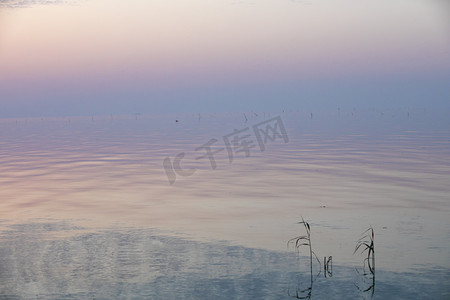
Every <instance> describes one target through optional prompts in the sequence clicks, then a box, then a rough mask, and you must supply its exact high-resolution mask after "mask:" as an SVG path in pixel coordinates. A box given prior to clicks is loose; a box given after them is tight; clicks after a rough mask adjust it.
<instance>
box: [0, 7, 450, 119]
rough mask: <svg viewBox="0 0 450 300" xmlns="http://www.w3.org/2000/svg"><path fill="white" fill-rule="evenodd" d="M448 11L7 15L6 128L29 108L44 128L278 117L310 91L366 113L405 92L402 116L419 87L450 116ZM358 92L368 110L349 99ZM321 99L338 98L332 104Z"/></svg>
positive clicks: (1, 47)
mask: <svg viewBox="0 0 450 300" xmlns="http://www.w3.org/2000/svg"><path fill="white" fill-rule="evenodd" d="M3 2H5V1H3ZM9 2H11V1H9ZM6 4H8V1H6ZM442 9H444V5H443V4H442V3H441V2H440V1H434V2H433V1H432V2H425V1H418V0H417V1H404V0H402V1H396V2H395V3H393V2H387V1H382V2H380V1H376V2H375V1H369V2H366V3H358V2H357V1H344V2H340V3H339V4H338V3H335V2H332V1H311V2H294V1H269V0H265V1H254V2H253V1H248V2H246V1H242V2H233V1H214V2H211V1H205V0H194V1H181V0H178V1H151V2H149V1H137V0H136V1H131V2H130V1H127V2H124V1H104V0H93V1H80V2H76V3H72V4H67V5H65V4H55V5H30V6H26V7H19V8H17V7H13V8H8V7H2V8H0V18H1V19H2V20H1V22H0V26H1V27H0V88H1V90H2V95H1V99H0V104H1V105H2V107H3V108H2V110H1V111H0V117H8V116H20V115H21V114H23V115H24V116H26V115H30V112H24V110H22V112H21V107H22V108H23V107H24V106H29V107H34V108H35V109H33V111H34V112H33V113H34V114H37V115H39V116H40V115H58V114H62V115H70V114H92V113H100V114H102V113H103V114H108V113H109V112H113V113H129V112H131V111H136V110H138V111H143V112H146V111H151V110H153V109H155V110H156V111H171V110H175V111H176V108H175V109H174V107H173V105H170V104H169V105H168V106H166V105H165V104H167V103H170V102H171V101H175V102H173V103H178V104H179V103H183V101H185V102H186V106H187V107H189V106H190V105H189V102H190V103H193V105H191V108H192V109H193V111H196V110H205V109H206V110H214V109H218V110H234V108H237V109H240V107H241V106H240V105H241V104H242V102H245V100H246V99H248V101H249V103H251V105H250V104H249V106H248V107H247V106H243V107H242V108H244V109H248V108H251V107H252V106H256V105H257V104H258V103H259V104H258V105H260V107H261V108H262V109H274V110H277V109H278V110H279V109H280V108H281V107H280V105H284V106H287V107H291V108H295V107H302V105H303V104H302V97H304V96H305V90H307V93H306V96H307V98H308V99H303V100H305V101H309V102H310V103H315V102H317V103H322V104H320V105H318V107H320V106H326V105H328V106H330V105H331V106H332V107H336V106H337V105H341V106H344V107H345V105H346V103H347V102H348V103H349V104H350V103H351V106H355V105H356V106H358V103H360V104H361V106H365V105H366V104H367V101H369V102H370V101H372V100H370V99H369V100H368V98H366V99H364V95H365V94H367V95H369V94H371V93H372V91H373V90H375V89H378V88H379V89H383V85H384V84H387V83H389V82H397V81H398V83H399V86H398V87H396V88H395V89H396V91H395V93H394V94H393V96H392V97H393V99H394V98H396V99H398V101H399V103H400V105H403V106H405V105H406V104H407V103H408V102H407V100H406V99H403V98H405V97H406V95H410V94H413V95H414V94H417V93H416V92H414V91H411V90H409V89H410V88H411V87H413V88H414V87H416V86H420V89H421V90H424V89H428V88H429V89H430V90H435V91H436V95H437V97H436V98H435V99H432V101H431V102H432V103H431V104H432V105H433V106H438V107H439V106H442V105H444V106H446V107H448V105H446V102H448V101H445V100H446V99H445V98H448V97H446V96H448V94H449V90H448V88H446V87H445V85H444V82H446V80H447V79H448V78H450V59H449V58H450V37H449V35H448V32H449V31H448V30H449V28H450V27H449V23H448V22H447V21H446V20H445V17H446V14H445V13H443V12H442ZM361 83H363V84H361ZM402 84H404V86H401V85H402ZM364 85H366V86H368V87H370V88H368V89H367V90H364V89H359V88H358V86H359V87H361V86H364ZM352 86H355V87H356V88H355V94H357V95H359V96H358V97H360V98H359V99H356V98H354V99H352V96H351V95H350V94H349V92H347V90H348V89H350V88H351V87H352ZM322 87H328V88H330V90H329V93H330V94H335V95H337V96H335V97H331V96H323V95H322V94H323V91H322V89H323V88H322ZM333 87H336V88H335V90H333ZM261 89H262V90H263V92H262V90H261ZM261 94H265V95H269V94H270V95H271V97H269V96H267V98H264V97H261ZM423 96H424V95H422V94H421V95H420V97H423ZM275 98H276V99H275ZM332 98H334V99H332ZM335 98H337V99H338V101H339V103H341V104H339V103H337V102H335V101H336V99H335ZM373 101H375V100H373ZM373 101H372V102H373ZM411 101H412V102H411V103H412V106H414V105H419V106H420V104H421V103H422V102H423V101H424V100H423V99H419V98H417V99H412V100H411ZM427 101H430V100H429V99H428V100H427ZM216 102H221V104H220V105H216ZM433 102H435V104H433ZM224 103H225V104H224ZM375 103H376V102H375ZM423 103H425V102H423ZM372 104H373V103H372ZM395 104H396V103H395V101H394V103H393V105H394V106H395ZM181 106H184V105H181ZM181 106H180V105H178V108H179V109H180V110H182V111H185V110H186V109H187V108H183V107H181ZM312 106H313V107H314V104H313V105H312ZM349 106H350V105H349ZM40 107H42V108H40ZM45 107H52V109H50V110H46V109H45ZM25 111H26V108H25Z"/></svg>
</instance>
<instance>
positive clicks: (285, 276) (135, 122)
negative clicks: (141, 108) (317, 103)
mask: <svg viewBox="0 0 450 300" xmlns="http://www.w3.org/2000/svg"><path fill="white" fill-rule="evenodd" d="M274 117H280V118H279V119H275V120H278V121H280V122H281V123H280V124H279V125H281V124H282V125H284V128H285V130H286V134H287V137H288V139H289V140H288V141H286V140H284V139H283V135H275V136H274V135H272V136H271V137H272V138H273V140H271V139H270V138H266V139H265V141H264V140H263V142H264V145H265V149H264V151H261V148H260V145H259V144H258V141H257V137H256V135H255V131H253V128H254V127H253V126H254V125H257V126H266V125H267V124H272V128H273V129H276V130H278V132H279V130H280V126H277V127H275V125H274V124H275V123H273V120H272V121H271V122H272V123H264V122H265V121H268V120H271V119H272V118H274ZM175 120H178V122H176V121H175ZM261 128H263V129H264V128H267V127H261ZM235 129H237V130H244V129H246V130H244V131H243V132H242V133H241V136H242V134H244V133H245V134H247V135H248V136H247V137H246V139H241V140H240V144H239V145H240V146H242V145H243V144H242V141H245V140H246V141H248V142H249V145H250V146H251V147H250V148H249V149H247V150H249V152H248V153H246V152H245V151H239V150H245V147H241V148H231V150H232V153H233V160H232V161H231V163H230V156H229V153H228V152H227V149H226V144H225V142H224V139H223V137H224V136H227V135H229V134H233V133H235V132H234V130H235ZM449 129H450V126H449V121H448V118H446V116H445V113H439V114H437V113H434V114H431V113H430V112H427V111H416V112H411V113H410V114H409V116H408V115H407V112H406V111H385V112H377V111H366V112H356V111H354V112H337V111H336V112H329V113H314V114H313V115H312V116H311V114H310V113H309V112H284V113H281V112H280V113H271V114H269V113H263V112H258V113H246V114H245V115H244V114H242V113H230V114H220V115H219V114H200V115H199V114H186V115H158V116H151V115H133V116H107V117H97V116H94V117H84V118H83V117H79V118H74V117H71V118H69V117H66V118H53V119H48V118H46V119H17V120H15V119H14V120H13V119H3V120H0V135H1V139H0V187H1V189H0V199H1V202H0V299H175V298H176V299H257V298H261V299H290V298H291V297H293V296H294V297H295V296H298V297H308V296H310V297H311V299H325V298H326V299H356V298H361V297H362V298H366V299H370V298H373V299H386V298H389V299H413V298H416V299H448V298H449V297H450V260H449V250H448V249H449V246H450V242H449V241H450V221H449V209H450V201H449V200H450V186H449V184H448V182H450V161H449V157H450V131H449ZM268 132H271V131H270V129H269V131H268ZM272 133H273V132H272ZM211 139H216V140H217V141H216V142H215V144H214V145H213V148H212V149H211V150H212V151H218V152H217V153H215V154H214V160H215V163H216V168H215V169H212V166H211V161H210V160H209V159H208V158H207V157H205V158H200V159H197V158H198V157H201V156H203V155H204V154H205V153H206V152H205V150H204V149H200V150H198V151H196V149H197V148H199V147H201V146H202V145H204V144H206V143H207V142H209V141H210V140H211ZM179 153H184V154H185V156H184V157H183V158H182V160H181V167H182V172H183V171H185V172H187V171H189V169H190V168H195V171H193V172H194V173H193V174H192V175H190V176H180V174H177V173H176V170H175V171H174V172H175V174H176V176H177V177H176V180H175V182H174V183H173V184H170V183H169V178H168V176H167V173H166V171H165V169H164V167H163V161H164V159H165V158H167V157H169V158H170V160H171V162H172V163H173V162H174V160H175V157H176V156H177V155H178V154H179ZM247 154H249V156H248V157H247ZM184 175H186V174H184ZM302 217H303V218H304V219H305V220H306V221H307V222H309V224H310V228H311V245H312V250H313V251H314V252H315V253H316V255H317V256H318V258H319V260H320V261H321V265H320V264H319V263H318V262H317V261H316V260H313V266H312V267H313V268H312V273H311V269H310V260H309V248H308V247H307V246H302V247H300V253H297V251H296V250H295V248H294V247H293V246H292V245H291V246H290V247H288V246H287V242H288V241H289V240H290V239H291V238H295V237H297V236H301V235H305V234H306V232H305V228H304V227H303V225H302V224H298V222H299V221H301V218H302ZM370 226H372V228H373V229H374V233H375V243H374V245H375V254H376V257H375V259H376V271H375V278H373V275H372V274H370V272H369V274H367V275H363V273H364V270H363V266H364V258H365V254H366V253H363V254H361V253H360V252H357V253H356V254H354V255H353V251H354V249H355V246H356V243H357V241H358V239H359V238H360V237H361V234H362V233H363V232H364V231H365V230H366V229H368V228H369V227H370ZM325 256H326V257H327V259H328V257H329V256H332V268H331V263H330V264H329V269H328V270H324V269H323V267H324V266H323V257H325ZM365 270H366V273H367V270H368V269H367V265H366V268H365ZM311 277H312V278H313V279H314V280H313V284H312V286H311ZM374 283H375V285H374V286H373V284H374ZM309 292H310V293H311V294H309V295H308V293H309Z"/></svg>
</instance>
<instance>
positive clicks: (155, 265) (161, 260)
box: [0, 222, 450, 299]
mask: <svg viewBox="0 0 450 300" xmlns="http://www.w3.org/2000/svg"><path fill="white" fill-rule="evenodd" d="M80 229H81V228H79V227H71V225H70V224H68V223H67V222H62V223H28V224H15V225H14V226H10V227H9V230H5V231H4V232H3V235H2V236H1V238H0V241H1V243H0V298H5V297H6V298H8V299H15V298H20V299H31V298H36V297H37V298H39V299H52V298H53V299H56V298H58V299H69V298H70V299H71V298H78V299H80V298H85V299H87V298H95V299H118V298H122V299H123V298H127V299H175V298H179V297H181V298H183V299H255V298H258V299H290V297H288V295H287V291H288V290H292V289H295V288H296V286H297V285H304V284H305V283H307V282H308V281H309V278H308V272H307V269H304V272H303V271H302V267H301V263H302V261H303V260H304V259H305V258H300V260H298V257H297V256H296V254H295V252H292V251H291V252H288V251H286V252H274V251H267V250H262V249H252V248H246V247H241V246H232V245H229V244H227V243H225V242H195V241H190V240H187V239H184V238H179V237H174V236H167V235H163V234H161V233H159V232H158V231H156V230H153V229H132V228H106V229H103V230H98V231H95V232H89V233H80V234H78V233H76V232H78V231H79V230H80ZM71 231H74V232H75V233H74V232H72V233H71ZM49 232H50V233H51V232H53V233H58V232H59V233H62V232H67V234H68V235H70V236H66V237H64V238H54V237H51V234H49ZM63 235H64V234H63ZM330 250H331V249H330ZM380 259H382V258H380ZM306 260H307V259H306ZM333 272H334V276H333V277H327V278H324V277H323V276H319V277H318V279H317V280H316V281H315V283H314V287H313V291H312V298H311V299H325V298H326V299H356V298H358V297H360V296H364V295H365V294H364V293H362V292H361V291H359V290H358V289H357V288H356V287H355V284H354V283H355V281H356V282H357V281H358V274H357V273H356V272H355V270H354V268H351V267H343V266H339V265H338V264H337V265H334V266H333ZM377 273H378V274H377V288H376V292H375V299H386V298H390V299H394V298H395V299H396V298H399V299H413V298H415V299H425V298H428V299H443V298H445V296H448V292H449V289H448V288H449V286H448V282H449V279H450V270H448V269H444V268H442V269H428V270H427V269H425V270H420V271H418V272H416V273H396V272H385V271H383V270H378V271H377ZM430 278H434V279H430Z"/></svg>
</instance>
